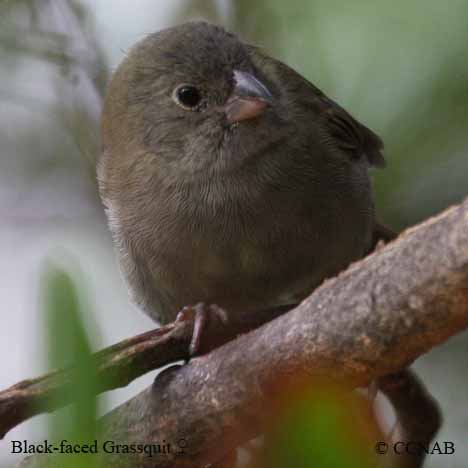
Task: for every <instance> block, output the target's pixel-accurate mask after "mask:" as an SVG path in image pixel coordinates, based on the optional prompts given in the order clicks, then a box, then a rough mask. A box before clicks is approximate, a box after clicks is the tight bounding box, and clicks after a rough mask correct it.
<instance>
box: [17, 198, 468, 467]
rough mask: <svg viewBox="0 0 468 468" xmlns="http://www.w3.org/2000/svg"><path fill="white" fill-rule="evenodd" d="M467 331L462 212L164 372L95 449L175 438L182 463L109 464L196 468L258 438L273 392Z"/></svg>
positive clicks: (122, 460)
mask: <svg viewBox="0 0 468 468" xmlns="http://www.w3.org/2000/svg"><path fill="white" fill-rule="evenodd" d="M467 327H468V201H465V202H464V203H463V204H462V205H460V206H457V207H453V208H451V209H449V210H447V211H446V212H444V213H442V214H441V215H439V216H438V217H435V218H432V219H429V220H428V221H426V222H425V223H423V224H422V225H420V226H418V227H416V228H413V229H410V230H408V231H406V232H405V233H404V234H403V235H401V236H400V237H399V238H398V239H397V240H396V241H395V242H392V243H391V244H389V245H387V246H386V247H384V248H382V249H380V250H378V251H377V252H375V253H374V254H372V255H371V256H369V257H367V258H366V259H364V260H362V261H361V262H358V263H355V264H353V265H352V266H351V267H350V268H348V270H346V271H345V272H343V273H342V274H340V275H339V276H338V277H336V278H334V279H331V280H329V281H326V282H325V283H324V284H323V285H322V286H321V287H320V288H318V289H317V290H316V291H315V292H314V293H313V294H312V295H311V296H310V297H309V298H308V299H306V300H305V301H304V302H303V303H302V304H301V305H300V306H298V307H297V308H295V309H294V310H292V311H290V312H288V313H287V314H284V315H283V316H281V317H279V318H277V319H275V320H273V321H271V322H269V323H267V324H266V325H263V326H262V327H261V328H258V329H256V330H254V331H252V332H250V333H248V334H244V335H242V336H240V337H238V338H237V339H236V340H233V341H231V342H229V343H227V344H225V345H223V346H221V347H219V348H217V349H215V350H214V351H212V352H211V353H209V354H207V355H204V356H201V357H199V358H195V359H193V360H192V361H190V363H189V364H187V365H184V366H180V367H173V368H171V369H169V370H166V371H165V372H163V373H162V374H161V375H160V376H158V378H157V379H156V380H155V383H154V385H153V386H152V387H150V388H148V389H146V390H145V391H143V392H142V393H140V394H139V395H137V396H135V397H134V398H132V399H131V400H129V401H128V402H126V403H124V404H123V405H121V406H119V407H118V408H116V409H115V410H113V411H112V412H111V413H109V414H108V415H107V416H105V417H104V418H103V419H102V435H101V440H102V441H105V440H112V441H114V443H126V444H129V443H140V444H141V443H160V441H162V440H166V441H169V442H171V443H173V444H177V441H178V440H180V439H181V438H183V439H184V441H185V445H186V448H185V454H184V455H178V454H176V453H171V454H167V455H165V456H164V457H160V458H158V459H157V460H155V459H154V458H148V457H147V456H145V454H133V455H128V457H130V458H127V457H126V456H123V455H122V454H114V455H109V458H108V459H106V463H107V464H108V466H113V467H118V466H125V464H126V463H128V462H129V461H130V463H131V464H134V465H137V466H142V467H146V466H148V467H149V466H154V464H155V462H157V466H158V467H169V466H171V467H187V466H203V464H204V463H210V462H212V461H214V460H217V458H219V457H220V456H221V452H225V451H226V450H227V449H229V448H232V447H236V446H238V445H240V444H242V443H244V442H246V441H247V440H248V439H249V438H250V437H252V436H253V435H255V433H256V430H258V426H257V423H258V422H259V421H260V420H261V415H262V409H264V408H265V400H267V399H268V398H269V394H268V388H269V384H271V383H272V382H278V381H281V379H283V378H284V377H285V376H292V375H294V376H301V375H306V376H310V375H314V376H326V377H328V378H333V379H337V380H338V381H346V383H347V384H351V385H352V386H361V385H366V384H368V383H369V382H370V381H372V380H374V379H377V378H379V377H381V376H384V375H387V374H390V373H394V372H397V371H399V370H400V369H403V368H405V367H406V366H408V365H409V364H410V363H411V362H412V361H414V360H415V359H416V358H417V357H418V356H420V355H421V354H423V353H425V352H427V351H428V350H430V349H431V348H432V347H434V346H436V345H438V344H440V343H442V342H444V341H445V340H447V339H448V338H449V337H450V336H452V335H454V334H455V333H458V332H460V331H461V330H464V329H465V328H467ZM241 428H242V430H240V429H241ZM22 466H31V465H29V464H28V462H27V461H25V462H24V465H22Z"/></svg>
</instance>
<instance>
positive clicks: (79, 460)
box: [44, 267, 99, 468]
mask: <svg viewBox="0 0 468 468" xmlns="http://www.w3.org/2000/svg"><path fill="white" fill-rule="evenodd" d="M44 291H45V304H44V305H45V313H46V317H47V320H46V326H47V335H48V336H47V343H48V345H49V350H48V356H49V363H50V367H51V368H52V369H60V368H64V367H68V366H70V365H71V366H72V377H71V382H70V385H69V386H67V388H66V389H65V390H64V392H66V393H67V395H66V396H67V397H68V398H69V399H71V400H72V401H74V402H75V403H73V404H72V405H70V406H69V407H68V408H66V409H65V410H63V411H60V412H57V413H55V414H54V415H53V417H52V418H51V424H50V428H49V433H50V439H52V440H56V441H61V440H64V439H66V440H67V441H68V442H69V443H70V444H86V443H93V441H94V440H95V439H96V436H97V423H96V421H97V411H98V408H97V403H96V397H95V395H96V393H97V389H98V387H99V381H98V378H97V374H96V368H95V365H94V362H93V360H92V359H91V352H92V350H91V345H90V342H89V337H88V334H87V332H86V329H85V325H84V322H83V311H82V310H81V307H82V300H83V299H82V298H83V295H82V293H80V291H79V290H78V288H77V286H76V284H75V283H74V281H73V279H72V277H71V276H70V274H69V273H67V272H66V271H64V270H61V269H57V268H54V267H51V268H49V269H48V270H47V271H46V272H45V274H44ZM80 297H81V300H80ZM64 396H65V395H64V394H58V395H56V396H55V397H56V398H58V399H59V400H61V399H62V398H63V397H64ZM62 458H63V460H61V464H62V465H61V466H63V467H64V468H72V467H82V466H88V467H92V463H93V460H92V459H90V456H89V455H86V454H79V455H71V454H64V455H62Z"/></svg>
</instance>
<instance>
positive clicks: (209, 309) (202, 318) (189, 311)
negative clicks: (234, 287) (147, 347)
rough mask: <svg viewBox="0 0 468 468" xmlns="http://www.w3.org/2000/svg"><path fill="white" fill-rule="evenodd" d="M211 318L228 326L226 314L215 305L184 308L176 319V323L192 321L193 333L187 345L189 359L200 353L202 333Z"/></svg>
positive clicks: (201, 304) (203, 304) (199, 304)
mask: <svg viewBox="0 0 468 468" xmlns="http://www.w3.org/2000/svg"><path fill="white" fill-rule="evenodd" d="M212 318H215V319H217V320H219V321H220V322H221V323H223V324H224V325H227V324H228V315H227V312H226V311H225V310H224V309H222V308H221V307H219V306H218V305H216V304H205V303H204V302H199V303H198V304H195V305H193V306H185V307H184V308H183V309H182V310H181V311H180V312H179V313H178V314H177V317H176V322H179V321H186V320H193V333H192V339H191V341H190V345H189V359H190V357H193V356H195V355H196V354H198V352H199V351H200V345H201V337H202V334H203V331H204V330H205V329H206V327H207V325H208V321H209V320H210V319H212Z"/></svg>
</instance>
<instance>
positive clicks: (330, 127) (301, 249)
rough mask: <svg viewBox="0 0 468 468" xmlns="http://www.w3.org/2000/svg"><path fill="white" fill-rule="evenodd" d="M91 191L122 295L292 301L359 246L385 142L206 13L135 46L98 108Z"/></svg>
mask: <svg viewBox="0 0 468 468" xmlns="http://www.w3.org/2000/svg"><path fill="white" fill-rule="evenodd" d="M102 142H103V153H102V156H101V159H100V162H99V166H98V175H99V183H100V190H101V195H102V198H103V201H104V204H105V206H106V212H107V216H108V218H109V224H110V227H111V230H112V233H113V238H114V241H115V244H116V246H117V250H118V253H119V256H120V261H121V265H122V269H123V272H124V274H125V277H126V279H127V281H128V284H129V286H130V290H131V292H132V296H133V298H134V300H135V301H136V302H137V303H138V304H139V305H140V306H141V307H142V308H143V309H144V310H145V311H146V312H147V313H148V314H149V315H150V316H151V317H153V318H154V319H155V320H157V321H159V322H161V323H166V322H168V321H172V320H174V318H175V317H176V315H177V313H178V311H179V310H180V309H181V308H182V307H183V306H186V305H190V304H196V303H200V302H203V303H205V304H218V305H219V306H220V307H221V308H223V309H224V310H226V311H227V312H228V314H229V315H231V314H240V313H246V312H247V313H252V314H255V313H256V311H257V312H258V311H265V310H268V309H274V308H278V307H283V306H288V305H292V304H296V303H298V302H299V301H301V300H302V299H304V298H305V297H306V296H307V295H309V294H310V293H311V291H312V290H313V289H314V288H316V287H317V286H318V285H319V284H320V283H321V282H322V281H323V280H324V279H325V278H328V277H331V276H334V275H335V274H337V273H338V272H339V271H341V270H343V269H344V268H345V267H346V266H347V265H348V264H349V263H350V262H352V261H353V260H356V259H358V258H360V257H362V256H363V255H364V254H365V253H366V252H368V251H369V249H370V248H371V244H372V239H373V233H374V231H375V229H376V226H377V224H376V221H375V214H374V203H373V194H372V188H371V182H370V178H369V173H368V172H369V167H370V166H380V165H383V162H384V160H383V157H382V155H381V149H382V142H381V140H380V139H379V137H378V136H376V135H375V134H374V133H373V132H372V131H371V130H369V129H368V128H367V127H365V126H364V125H362V124H360V123H359V122H357V121H356V120H355V119H354V118H353V117H351V116H350V115H349V114H348V113H347V112H346V111H345V110H344V109H343V108H341V107H340V106H339V105H338V104H336V103H335V102H333V101H332V100H331V99H329V98H328V97H326V96H325V95H324V94H323V93H322V92H321V91H320V90H319V89H317V88H316V87H315V86H314V85H312V84H311V83H310V82H309V81H307V80H306V79H304V78H303V77H302V76H300V75H299V74H298V73H296V72H295V71H294V70H292V69H291V68H289V67H288V66H287V65H285V64H283V63H281V62H280V61H278V60H275V59H274V58H271V57H269V56H268V55H266V54H265V53H264V52H263V51H262V50H260V49H259V48H257V47H254V46H252V45H249V44H246V43H244V42H242V41H240V40H239V39H238V38H237V37H236V36H235V35H233V34H230V33H228V32H226V31H225V30H224V29H222V28H221V27H218V26H214V25H211V24H208V23H204V22H195V23H187V24H183V25H180V26H177V27H174V28H170V29H166V30H163V31H161V32H158V33H155V34H152V35H150V36H148V37H146V38H145V39H143V40H142V41H141V42H139V43H138V44H137V45H136V46H135V47H133V48H132V49H131V50H130V52H129V54H128V56H127V57H126V58H125V60H124V61H123V63H122V64H121V65H120V66H119V68H118V69H117V71H116V72H115V74H114V77H113V79H112V82H111V84H110V86H109V90H108V94H107V98H106V102H105V108H104V113H103V121H102Z"/></svg>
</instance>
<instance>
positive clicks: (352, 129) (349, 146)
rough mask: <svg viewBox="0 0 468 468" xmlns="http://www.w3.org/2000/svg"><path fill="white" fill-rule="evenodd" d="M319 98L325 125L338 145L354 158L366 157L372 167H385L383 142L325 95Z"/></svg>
mask: <svg viewBox="0 0 468 468" xmlns="http://www.w3.org/2000/svg"><path fill="white" fill-rule="evenodd" d="M318 98H319V99H320V101H321V106H320V107H321V109H322V112H323V113H322V117H323V123H324V125H325V127H326V129H327V130H328V132H329V133H330V136H331V137H332V138H333V139H334V140H335V142H336V145H337V146H338V147H339V148H340V149H342V150H343V151H345V152H347V153H349V154H351V156H352V157H354V158H360V157H362V156H364V157H366V158H367V160H368V161H369V164H371V165H372V166H377V167H383V166H385V160H384V157H383V155H382V150H383V143H382V140H381V139H380V138H379V137H378V136H377V135H376V134H375V133H374V132H373V131H372V130H370V129H369V128H367V127H366V126H364V125H362V124H361V123H359V122H358V121H357V120H356V119H354V118H353V117H352V116H351V115H350V114H349V113H348V112H346V111H345V110H344V109H343V108H342V107H341V106H339V105H338V104H337V103H336V102H334V101H332V100H331V99H329V98H328V97H327V96H325V95H324V94H322V95H321V96H318Z"/></svg>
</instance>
